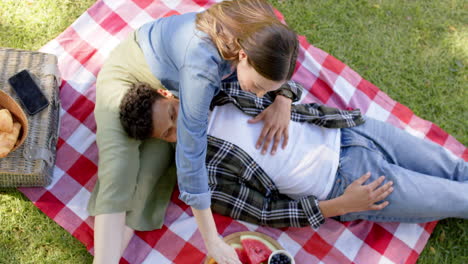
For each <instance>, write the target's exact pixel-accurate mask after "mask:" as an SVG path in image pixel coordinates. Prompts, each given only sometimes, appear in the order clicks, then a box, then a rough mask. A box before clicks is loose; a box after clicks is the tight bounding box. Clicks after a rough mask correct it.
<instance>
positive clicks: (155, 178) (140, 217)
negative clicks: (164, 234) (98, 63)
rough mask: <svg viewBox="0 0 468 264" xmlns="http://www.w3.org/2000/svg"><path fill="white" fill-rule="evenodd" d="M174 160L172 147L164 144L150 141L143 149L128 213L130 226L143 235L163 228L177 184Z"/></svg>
mask: <svg viewBox="0 0 468 264" xmlns="http://www.w3.org/2000/svg"><path fill="white" fill-rule="evenodd" d="M174 156H175V151H174V147H173V146H172V144H171V143H168V142H166V141H163V140H159V139H148V140H145V141H143V143H142V144H141V145H140V158H139V160H140V169H139V171H138V176H137V180H136V181H137V183H136V188H135V192H134V194H133V198H132V202H131V209H130V210H129V211H127V217H126V223H127V225H128V226H130V227H132V228H134V229H136V230H140V231H146V230H154V229H158V228H161V226H162V224H163V221H164V216H165V213H166V208H167V206H168V204H169V201H170V198H171V195H172V192H173V190H174V187H175V185H176V180H177V179H176V178H177V177H176V173H175V164H174Z"/></svg>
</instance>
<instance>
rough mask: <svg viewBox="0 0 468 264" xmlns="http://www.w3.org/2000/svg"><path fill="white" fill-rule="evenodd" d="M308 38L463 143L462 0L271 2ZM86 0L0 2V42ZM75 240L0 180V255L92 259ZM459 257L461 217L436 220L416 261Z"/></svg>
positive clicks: (18, 259)
mask: <svg viewBox="0 0 468 264" xmlns="http://www.w3.org/2000/svg"><path fill="white" fill-rule="evenodd" d="M271 2H272V3H273V4H274V6H275V7H277V8H278V9H279V10H280V11H281V12H282V13H283V14H284V15H285V17H286V21H287V22H288V24H289V25H290V26H291V27H293V28H294V29H295V30H296V31H297V32H298V33H299V34H301V35H305V36H306V37H307V39H308V40H309V42H310V43H312V44H313V45H315V46H316V47H318V48H321V49H323V50H324V51H326V52H328V53H330V54H332V55H333V56H335V57H337V58H338V59H340V60H341V61H343V62H345V63H346V64H347V65H349V66H350V67H351V68H353V69H354V70H355V71H356V72H358V73H359V74H361V76H363V77H364V78H366V79H367V80H369V81H371V82H372V83H374V84H375V85H377V86H378V87H379V88H380V89H382V90H383V91H384V92H386V93H387V94H388V95H390V97H392V98H393V99H395V100H397V101H399V102H401V103H403V104H404V105H406V106H408V107H410V108H411V109H412V110H413V111H414V112H415V114H417V115H419V116H420V117H422V118H424V119H428V120H430V121H432V122H434V123H436V124H438V125H439V126H440V127H442V128H443V129H444V130H445V131H447V132H448V133H450V134H451V135H453V136H454V137H455V138H457V139H458V140H459V141H460V142H462V143H463V144H464V145H467V143H468V133H467V127H468V121H467V120H468V109H467V105H468V103H467V102H468V94H467V93H468V87H467V78H468V74H467V68H466V65H468V27H467V25H468V12H467V10H468V5H467V4H466V1H464V0H411V1H410V0H385V1H384V0H381V1H378V0H368V1H363V0H335V1H329V0H320V1H319V0H314V1H312V0H309V1H301V0H295V1H271ZM92 3H93V1H90V0H81V1H75V0H61V1H59V0H29V1H27V0H2V1H0V46H4V47H13V48H21V49H30V50H35V49H39V48H40V47H41V46H43V45H44V44H45V43H47V41H49V40H51V39H53V38H54V37H56V36H57V35H58V34H59V33H60V32H62V31H63V30H64V29H65V28H66V27H68V26H69V25H70V24H71V23H72V22H73V21H74V20H75V19H76V18H77V17H78V16H79V15H80V14H81V13H83V12H84V11H85V10H86V9H87V8H88V7H90V6H91V5H92ZM91 261H92V257H91V255H89V253H87V251H86V249H85V248H84V246H83V245H82V244H81V243H80V242H78V241H77V240H76V239H74V238H73V237H72V236H71V235H70V234H68V233H67V232H66V231H64V230H63V229H62V228H61V227H59V226H58V225H57V224H55V223H54V222H53V221H52V220H50V219H49V218H48V217H47V216H45V215H44V214H43V213H42V212H40V211H39V210H38V209H37V208H36V207H35V206H34V205H32V203H31V202H29V201H28V199H27V198H25V197H24V195H22V194H21V193H20V192H18V191H16V190H14V189H0V263H9V264H10V263H91ZM418 263H420V264H430V263H447V264H452V263H460V264H461V263H468V221H466V220H465V221H463V220H444V221H440V223H439V224H438V225H437V227H436V230H435V231H434V233H433V235H432V236H431V238H430V240H429V243H428V245H427V246H426V248H425V249H424V251H423V252H422V254H421V257H420V259H419V261H418Z"/></svg>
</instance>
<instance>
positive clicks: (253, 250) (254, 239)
mask: <svg viewBox="0 0 468 264" xmlns="http://www.w3.org/2000/svg"><path fill="white" fill-rule="evenodd" d="M240 240H241V243H242V246H243V247H244V250H245V252H246V253H247V257H248V259H249V261H250V262H249V263H250V264H260V263H262V262H264V261H267V260H268V257H270V254H271V253H272V252H273V251H275V250H276V248H275V246H273V245H272V244H271V243H270V242H268V241H266V240H265V239H263V238H261V237H258V236H254V235H245V236H241V237H240Z"/></svg>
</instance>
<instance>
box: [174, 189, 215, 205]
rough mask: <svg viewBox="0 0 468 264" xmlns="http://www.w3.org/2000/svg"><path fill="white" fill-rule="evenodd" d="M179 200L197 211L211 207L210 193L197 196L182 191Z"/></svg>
mask: <svg viewBox="0 0 468 264" xmlns="http://www.w3.org/2000/svg"><path fill="white" fill-rule="evenodd" d="M179 199H180V200H182V201H183V202H184V203H186V204H187V205H189V206H191V207H193V208H195V209H197V210H204V209H207V208H209V207H210V206H211V192H210V191H208V192H204V193H197V194H194V193H188V192H184V191H180V194H179Z"/></svg>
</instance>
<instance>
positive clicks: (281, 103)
mask: <svg viewBox="0 0 468 264" xmlns="http://www.w3.org/2000/svg"><path fill="white" fill-rule="evenodd" d="M302 90H303V87H302V86H301V85H300V84H299V83H297V82H294V81H288V82H286V83H284V84H283V86H281V87H280V88H279V89H278V90H276V91H273V92H270V93H268V94H267V95H266V96H270V97H272V101H273V104H272V105H270V106H269V107H267V108H266V109H265V110H264V111H263V112H262V113H261V114H259V115H257V116H256V117H255V118H253V119H251V120H250V121H249V123H257V122H260V121H263V122H264V123H265V124H264V126H263V129H262V132H261V134H260V136H259V137H258V140H257V143H256V147H257V148H260V147H262V146H263V148H262V154H266V152H267V150H268V148H269V147H270V143H271V141H272V140H274V141H273V146H272V148H271V154H272V155H274V154H275V153H276V150H277V149H278V145H279V143H280V142H281V138H283V144H282V148H283V149H284V148H286V146H287V145H288V140H289V134H288V126H289V121H290V119H291V104H292V102H297V101H298V100H299V99H300V98H301V96H302ZM282 91H284V92H285V93H282ZM283 94H288V95H289V96H285V95H283Z"/></svg>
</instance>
